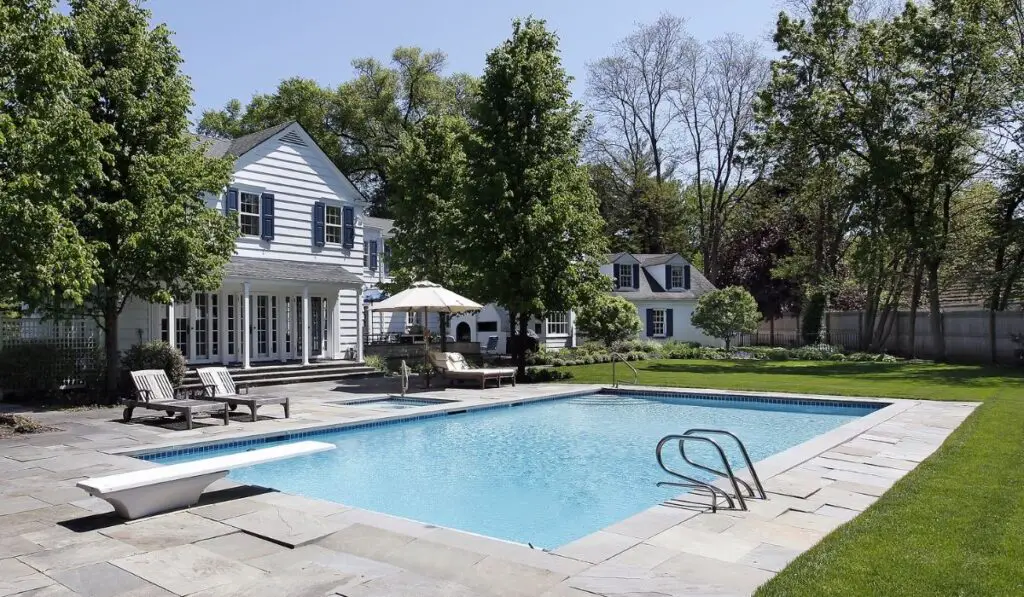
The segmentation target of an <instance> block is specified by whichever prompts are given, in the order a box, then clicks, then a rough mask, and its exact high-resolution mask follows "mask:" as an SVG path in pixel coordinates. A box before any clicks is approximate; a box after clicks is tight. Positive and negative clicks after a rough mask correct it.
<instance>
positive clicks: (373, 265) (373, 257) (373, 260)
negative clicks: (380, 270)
mask: <svg viewBox="0 0 1024 597" xmlns="http://www.w3.org/2000/svg"><path fill="white" fill-rule="evenodd" d="M370 269H377V241H375V240H371V241H370Z"/></svg>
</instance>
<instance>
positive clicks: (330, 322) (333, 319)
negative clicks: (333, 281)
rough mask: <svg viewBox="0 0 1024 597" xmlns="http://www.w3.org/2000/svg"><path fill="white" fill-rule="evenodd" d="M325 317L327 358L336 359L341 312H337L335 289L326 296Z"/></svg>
mask: <svg viewBox="0 0 1024 597" xmlns="http://www.w3.org/2000/svg"><path fill="white" fill-rule="evenodd" d="M325 319H326V321H325V322H324V334H326V340H327V358H329V359H337V358H338V353H339V351H340V350H341V342H340V341H339V340H338V338H339V336H340V334H341V325H340V323H339V319H341V314H340V313H339V312H338V291H337V290H335V291H334V293H333V294H331V295H329V296H328V298H327V317H326V318H325Z"/></svg>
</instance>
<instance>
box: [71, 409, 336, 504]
mask: <svg viewBox="0 0 1024 597" xmlns="http://www.w3.org/2000/svg"><path fill="white" fill-rule="evenodd" d="M218 406H222V407H227V405H226V404H219V405H218ZM336 447H337V446H335V445H334V444H328V443H325V442H314V441H303V442H295V443H291V444H284V445H280V446H273V447H270V448H260V449H257V450H249V451H248V452H240V453H238V454H229V455H227V456H215V457H213V458H204V459H202V460H194V461H192V462H182V463H179V464H170V465H167V466H158V467H156V468H147V469H142V470H140V471H131V472H128V473H118V474H116V475H109V476H106V477H97V478H94V479H85V480H84V481H79V482H78V487H80V488H82V489H84V490H85V491H87V492H88V493H89V495H92V496H95V497H98V498H100V499H103V500H106V501H107V502H109V503H110V504H111V505H112V506H114V511H115V512H117V514H118V515H119V516H121V517H122V518H127V519H129V520H130V519H133V518H139V517H142V516H149V515H150V514H157V513H159V512H166V511H167V510H175V509H177V508H187V507H188V506H192V505H195V503H196V502H198V501H199V497H200V496H201V495H202V493H203V490H204V489H206V487H207V486H208V485H209V484H210V483H213V482H214V481H216V480H217V479H221V478H223V477H224V476H225V475H227V474H228V471H230V470H231V469H235V468H241V467H244V466H252V465H254V464H261V463H264V462H273V461H275V460H282V459H285V458H293V457H295V456H306V455H309V454H316V453H317V452H324V451H326V450H333V449H335V448H336Z"/></svg>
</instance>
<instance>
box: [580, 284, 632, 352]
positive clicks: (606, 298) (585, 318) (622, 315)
mask: <svg viewBox="0 0 1024 597" xmlns="http://www.w3.org/2000/svg"><path fill="white" fill-rule="evenodd" d="M576 326H577V327H578V328H579V330H580V331H581V332H583V334H584V335H585V336H586V337H587V338H588V339H593V340H598V341H600V342H602V343H604V345H605V346H608V347H611V346H612V345H613V344H615V343H616V342H621V341H623V340H629V339H631V338H636V337H637V335H638V334H639V333H640V328H641V324H640V316H639V315H637V312H636V305H634V304H633V303H631V302H629V301H627V300H626V299H624V298H622V297H621V296H614V295H610V294H599V295H597V296H595V297H594V298H593V299H591V300H590V301H588V302H587V303H585V304H584V305H583V306H581V307H580V309H579V313H578V314H577V317H576Z"/></svg>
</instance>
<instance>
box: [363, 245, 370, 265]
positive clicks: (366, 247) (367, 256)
mask: <svg viewBox="0 0 1024 597" xmlns="http://www.w3.org/2000/svg"><path fill="white" fill-rule="evenodd" d="M363 267H370V243H369V242H367V241H365V240H364V241H363Z"/></svg>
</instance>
